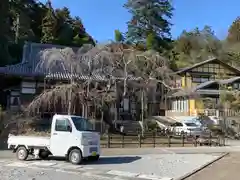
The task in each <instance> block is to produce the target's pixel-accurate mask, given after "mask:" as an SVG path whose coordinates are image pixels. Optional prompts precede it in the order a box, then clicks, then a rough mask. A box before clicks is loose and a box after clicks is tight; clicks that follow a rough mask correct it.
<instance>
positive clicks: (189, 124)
mask: <svg viewBox="0 0 240 180" xmlns="http://www.w3.org/2000/svg"><path fill="white" fill-rule="evenodd" d="M185 124H186V126H190V127H195V126H197V125H196V124H195V123H185Z"/></svg>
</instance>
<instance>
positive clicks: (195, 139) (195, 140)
mask: <svg viewBox="0 0 240 180" xmlns="http://www.w3.org/2000/svg"><path fill="white" fill-rule="evenodd" d="M194 146H195V147H197V136H194Z"/></svg>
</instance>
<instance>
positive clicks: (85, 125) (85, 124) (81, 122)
mask: <svg viewBox="0 0 240 180" xmlns="http://www.w3.org/2000/svg"><path fill="white" fill-rule="evenodd" d="M71 119H72V121H73V124H74V126H75V128H76V129H77V130H78V131H93V126H92V124H91V123H90V121H89V120H88V119H85V118H82V117H78V116H72V117H71Z"/></svg>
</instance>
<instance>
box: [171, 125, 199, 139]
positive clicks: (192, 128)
mask: <svg viewBox="0 0 240 180" xmlns="http://www.w3.org/2000/svg"><path fill="white" fill-rule="evenodd" d="M170 129H171V131H172V132H173V133H174V134H176V135H181V133H184V134H185V135H188V136H191V135H193V136H200V135H202V129H201V127H199V126H198V125H197V124H195V123H193V122H176V123H174V124H172V125H171V128H170Z"/></svg>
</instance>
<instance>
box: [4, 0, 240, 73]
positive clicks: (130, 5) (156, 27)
mask: <svg viewBox="0 0 240 180" xmlns="http://www.w3.org/2000/svg"><path fill="white" fill-rule="evenodd" d="M0 4H1V5H0V26H1V29H0V59H1V60H0V66H4V65H8V64H15V63H18V62H20V61H21V57H22V47H23V44H24V42H25V41H31V42H40V43H49V44H60V45H65V46H77V47H81V46H82V45H83V44H92V45H95V44H96V43H97V42H96V40H94V39H93V38H92V37H91V34H88V33H87V32H86V30H85V28H84V25H83V23H82V21H81V17H72V16H71V13H70V10H69V9H68V8H67V7H62V8H60V9H55V8H53V7H52V4H51V1H50V0H49V1H47V3H46V4H43V3H41V2H39V1H36V0H2V1H1V2H0ZM124 7H125V8H126V9H127V10H128V11H129V13H130V14H131V19H129V21H128V22H126V23H127V27H128V28H127V32H120V31H119V30H118V27H116V30H115V32H113V33H114V34H115V39H114V40H113V41H115V42H121V43H125V44H129V45H131V46H134V47H136V48H138V49H140V50H143V51H145V50H149V49H154V50H156V51H158V52H159V53H161V55H162V56H164V57H166V58H167V59H168V60H169V62H170V64H171V68H172V70H177V69H179V68H183V67H186V66H189V65H191V64H194V63H197V62H201V61H203V60H206V59H208V58H209V57H211V56H215V57H217V58H219V59H221V60H223V61H225V62H228V63H230V64H232V65H234V66H237V67H238V66H239V65H240V62H239V57H240V48H239V47H240V18H239V17H236V19H235V20H234V21H233V22H232V24H231V25H230V28H229V29H228V34H227V36H226V38H225V39H219V38H218V37H217V36H216V35H215V33H214V30H213V29H212V28H211V25H208V24H206V26H205V27H204V28H202V29H200V28H198V27H196V28H195V29H192V30H191V31H186V30H184V31H183V32H182V33H181V34H180V35H179V37H177V38H176V39H173V38H172V36H171V27H172V24H171V18H172V17H173V12H174V8H173V5H172V4H171V1H169V0H127V1H126V3H125V4H124Z"/></svg>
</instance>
